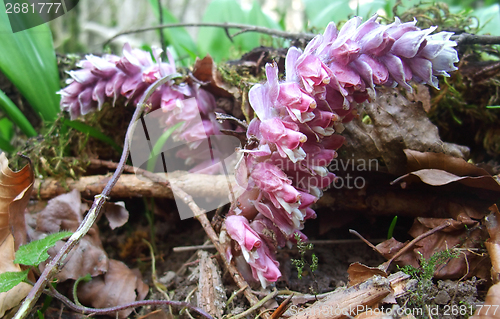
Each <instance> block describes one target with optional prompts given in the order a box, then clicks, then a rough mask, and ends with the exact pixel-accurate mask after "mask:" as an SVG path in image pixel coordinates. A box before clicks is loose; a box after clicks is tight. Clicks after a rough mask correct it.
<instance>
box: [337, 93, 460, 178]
mask: <svg viewBox="0 0 500 319" xmlns="http://www.w3.org/2000/svg"><path fill="white" fill-rule="evenodd" d="M358 110H359V113H360V114H361V116H360V118H358V119H354V120H353V121H351V122H350V123H347V124H346V125H345V131H344V132H343V133H342V135H343V136H344V137H345V138H346V140H345V143H344V146H343V147H342V149H341V151H340V152H339V160H341V159H343V157H344V156H347V157H348V158H355V159H356V160H357V161H358V163H359V161H360V160H361V161H365V163H369V161H370V160H373V159H382V160H383V162H384V164H385V166H386V167H387V170H388V171H389V172H390V173H393V174H398V175H399V174H404V173H405V172H406V156H405V154H404V152H403V150H404V149H412V150H417V151H422V152H429V151H430V152H442V153H445V154H448V155H451V156H455V157H461V158H467V157H468V155H469V149H468V148H467V147H465V146H460V145H456V144H451V143H446V142H443V141H442V140H441V138H440V137H439V132H438V128H437V127H436V126H435V125H434V124H433V123H432V122H431V121H430V120H429V118H428V117H427V113H426V112H425V111H424V109H423V108H422V106H421V105H419V103H412V102H410V101H408V99H406V98H405V97H404V95H403V94H401V93H400V91H399V90H398V89H397V88H395V89H390V88H382V89H381V90H378V92H377V97H376V98H375V99H374V100H373V101H372V102H370V103H363V104H361V105H359V107H358ZM363 118H365V119H367V118H368V119H369V120H370V121H369V122H370V124H365V123H363Z"/></svg>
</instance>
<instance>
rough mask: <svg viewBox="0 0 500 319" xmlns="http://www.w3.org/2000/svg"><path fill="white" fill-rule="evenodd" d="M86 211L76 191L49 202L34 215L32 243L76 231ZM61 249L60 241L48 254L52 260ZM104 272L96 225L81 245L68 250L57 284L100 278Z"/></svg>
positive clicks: (102, 250) (106, 266) (103, 261)
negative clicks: (65, 231)
mask: <svg viewBox="0 0 500 319" xmlns="http://www.w3.org/2000/svg"><path fill="white" fill-rule="evenodd" d="M86 209H87V205H86V204H82V202H81V197H80V192H78V191H77V190H73V191H71V192H70V193H67V194H63V195H59V196H57V197H55V198H53V199H51V200H50V201H49V202H48V204H47V206H46V207H45V208H44V209H43V210H42V211H40V212H39V213H38V214H37V215H36V231H35V232H33V235H32V236H33V238H32V239H33V240H36V239H40V238H43V237H44V236H45V235H46V234H50V233H55V232H58V231H62V230H68V231H75V230H76V229H77V228H78V226H79V225H80V223H81V222H82V220H83V213H84V212H85V210H86ZM63 245H64V242H63V241H58V242H57V243H56V245H55V246H54V247H52V248H50V249H49V250H48V253H49V255H50V256H52V257H53V256H55V255H56V254H57V252H58V251H59V249H61V248H62V246H63ZM44 267H45V263H43V264H41V265H40V269H42V270H43V269H44ZM107 269H108V256H107V254H106V252H105V251H104V249H103V247H102V243H101V239H100V238H99V230H98V228H97V225H94V226H92V228H91V229H90V230H89V232H88V233H87V234H86V235H85V236H84V237H83V238H82V240H81V241H80V243H79V244H78V245H77V246H76V247H75V248H74V249H73V250H71V252H70V253H69V255H68V257H67V259H66V261H65V266H64V268H63V269H62V271H61V272H60V273H58V274H57V278H58V279H59V280H60V281H65V280H67V279H75V280H76V279H78V278H80V277H83V276H85V275H86V274H90V275H91V276H98V275H101V274H103V273H105V272H106V271H107Z"/></svg>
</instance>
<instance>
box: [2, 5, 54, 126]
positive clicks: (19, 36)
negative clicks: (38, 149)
mask: <svg viewBox="0 0 500 319" xmlns="http://www.w3.org/2000/svg"><path fill="white" fill-rule="evenodd" d="M17 16H18V15H13V17H14V18H15V17H17ZM0 43H1V44H2V53H1V54H0V71H1V72H2V73H3V74H5V76H6V77H7V78H8V79H9V80H10V81H11V82H12V83H13V84H14V85H15V86H16V87H17V88H18V89H19V91H20V92H21V94H22V95H23V96H24V97H25V98H26V100H28V102H29V104H30V105H31V107H32V108H33V109H34V111H35V112H36V113H37V114H39V115H40V116H41V117H42V119H43V120H45V121H52V120H55V118H56V117H57V114H58V113H59V100H60V97H59V95H57V94H56V92H57V91H58V90H59V89H60V84H59V71H58V69H57V61H56V54H55V51H54V47H53V44H52V34H51V32H50V29H49V26H48V24H42V25H39V26H37V27H34V28H31V29H28V30H24V31H20V32H16V33H13V32H12V29H11V27H10V23H9V17H8V16H7V13H6V12H5V10H0Z"/></svg>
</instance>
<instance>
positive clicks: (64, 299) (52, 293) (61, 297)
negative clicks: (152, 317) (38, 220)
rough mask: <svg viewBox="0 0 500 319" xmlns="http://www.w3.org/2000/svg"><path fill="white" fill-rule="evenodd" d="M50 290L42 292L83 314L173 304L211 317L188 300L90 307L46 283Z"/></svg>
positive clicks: (102, 313)
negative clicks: (76, 302) (69, 297)
mask: <svg viewBox="0 0 500 319" xmlns="http://www.w3.org/2000/svg"><path fill="white" fill-rule="evenodd" d="M48 287H49V289H50V290H45V291H44V292H45V293H47V294H48V295H50V296H52V297H54V298H57V299H59V300H60V301H61V302H62V303H64V304H65V305H66V306H68V307H69V308H71V309H72V310H74V311H77V312H80V313H84V314H90V315H107V314H112V313H116V312H117V311H120V310H123V309H127V308H137V307H142V306H173V307H177V308H188V309H191V310H193V311H196V312H197V313H199V314H200V315H202V316H203V317H205V318H209V319H213V317H212V316H210V315H209V314H207V313H206V312H205V311H203V309H200V308H198V307H195V306H193V305H191V304H190V303H188V302H184V301H174V300H141V301H134V302H131V303H128V304H124V305H120V306H115V307H109V308H99V309H98V308H90V307H85V306H78V305H76V304H75V303H73V302H72V301H71V300H69V299H68V298H67V297H66V296H64V295H62V294H61V293H59V292H58V291H57V290H56V289H55V288H54V287H52V285H48Z"/></svg>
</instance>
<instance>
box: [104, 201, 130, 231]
mask: <svg viewBox="0 0 500 319" xmlns="http://www.w3.org/2000/svg"><path fill="white" fill-rule="evenodd" d="M103 208H104V216H106V218H107V219H108V221H109V227H111V229H115V228H117V227H121V226H123V225H125V223H126V222H127V221H128V210H127V209H126V208H125V203H124V202H115V203H109V202H106V203H105V204H104V207H103Z"/></svg>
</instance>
